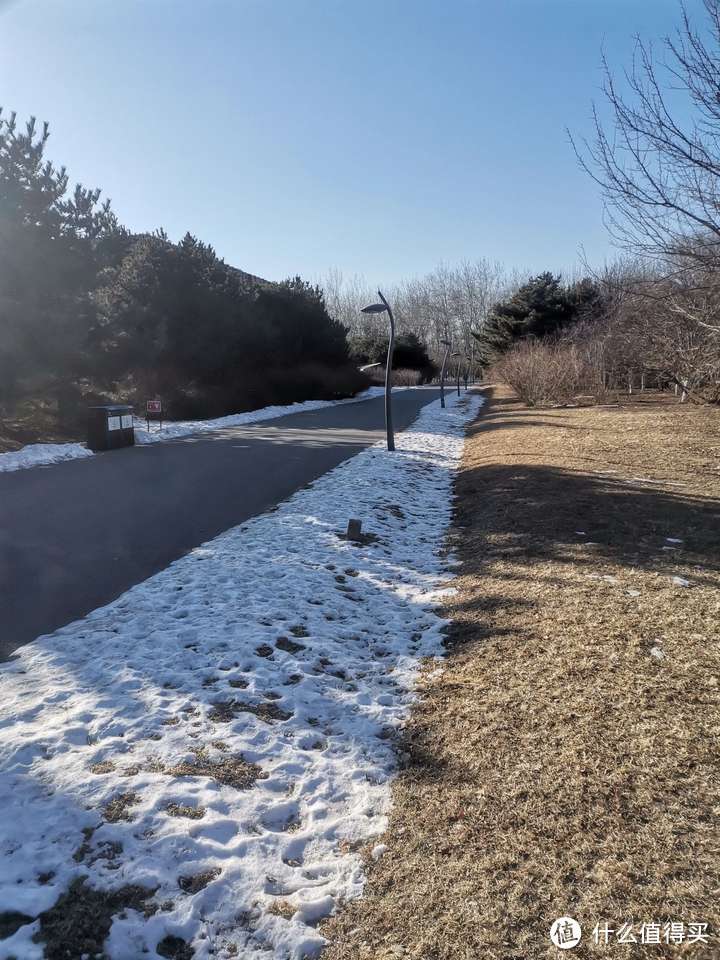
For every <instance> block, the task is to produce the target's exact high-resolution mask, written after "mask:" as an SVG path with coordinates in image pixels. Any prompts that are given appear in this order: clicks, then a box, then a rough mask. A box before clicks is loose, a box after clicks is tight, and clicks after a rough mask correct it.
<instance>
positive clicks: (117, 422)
mask: <svg viewBox="0 0 720 960" xmlns="http://www.w3.org/2000/svg"><path fill="white" fill-rule="evenodd" d="M134 443H135V430H134V429H133V414H132V407H130V406H127V405H125V404H122V403H110V404H107V405H105V406H102V407H90V408H89V409H88V435H87V445H88V447H89V448H90V450H96V451H97V450H117V449H118V447H132V446H133V444H134Z"/></svg>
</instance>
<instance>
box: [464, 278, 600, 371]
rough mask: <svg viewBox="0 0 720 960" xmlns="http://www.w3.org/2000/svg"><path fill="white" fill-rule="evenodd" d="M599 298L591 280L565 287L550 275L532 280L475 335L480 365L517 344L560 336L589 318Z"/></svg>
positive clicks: (493, 312)
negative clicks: (527, 339)
mask: <svg viewBox="0 0 720 960" xmlns="http://www.w3.org/2000/svg"><path fill="white" fill-rule="evenodd" d="M599 298H600V292H599V290H598V289H597V287H596V286H595V285H594V284H593V283H592V281H590V280H583V281H581V282H579V283H576V284H573V285H571V286H566V285H564V284H563V283H562V281H561V278H560V277H559V276H554V275H553V274H552V273H549V272H546V273H540V274H538V275H537V276H535V277H531V278H530V279H529V280H528V281H527V282H526V283H524V284H522V286H520V287H519V288H518V289H517V290H516V291H515V292H514V293H513V294H512V295H511V296H510V297H508V298H507V299H506V300H503V301H500V302H499V303H496V304H495V305H494V307H493V308H492V309H491V310H490V312H489V314H488V316H487V319H486V321H485V324H484V325H483V327H482V328H481V329H480V331H479V332H477V333H474V336H475V339H476V340H477V342H478V348H479V351H478V352H479V358H480V361H481V362H482V363H484V364H487V363H491V362H492V361H493V360H494V359H496V358H497V357H498V356H499V355H500V354H502V353H504V352H505V351H506V350H507V349H508V348H509V347H510V346H511V345H512V344H513V343H514V342H515V341H517V340H522V339H525V338H528V337H539V338H542V337H547V336H549V335H550V334H554V333H557V332H558V331H559V330H562V329H563V328H564V327H567V326H569V325H570V324H571V323H574V322H576V321H577V320H579V319H580V318H581V317H584V316H587V315H588V314H590V313H591V311H592V308H593V307H594V306H596V305H597V301H598V300H599Z"/></svg>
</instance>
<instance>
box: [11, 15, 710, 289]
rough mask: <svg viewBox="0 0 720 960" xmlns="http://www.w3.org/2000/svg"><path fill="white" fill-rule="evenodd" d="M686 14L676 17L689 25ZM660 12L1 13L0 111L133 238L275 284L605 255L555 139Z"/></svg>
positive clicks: (589, 203)
mask: <svg viewBox="0 0 720 960" xmlns="http://www.w3.org/2000/svg"><path fill="white" fill-rule="evenodd" d="M700 6H701V4H700V0H689V3H688V9H689V11H690V13H691V14H693V15H694V16H695V17H696V18H697V19H698V21H699V22H701V20H700ZM678 15H679V5H678V3H677V0H234V2H229V0H112V2H111V0H10V2H8V0H0V104H2V105H3V106H4V107H5V109H6V110H9V109H14V110H17V111H18V114H19V115H20V116H21V117H26V116H28V115H29V114H31V113H32V114H35V115H37V117H38V118H39V119H42V120H44V119H47V120H49V121H50V124H51V130H52V136H51V141H50V144H49V149H48V155H49V156H50V157H51V159H53V160H54V161H56V162H57V163H64V164H66V165H67V167H68V169H69V171H70V174H71V177H72V178H73V180H81V181H82V182H83V183H85V185H87V186H100V187H102V189H103V192H104V194H105V195H106V196H110V197H112V200H113V206H114V208H115V210H116V211H117V213H118V215H119V217H120V219H121V221H122V222H124V223H125V224H126V225H127V226H128V227H130V228H131V229H133V230H149V229H153V228H155V227H158V226H163V227H165V229H166V230H167V231H168V233H169V234H170V236H171V238H173V239H177V238H179V237H180V236H182V234H183V233H184V232H185V231H186V230H190V231H191V232H192V233H195V234H196V235H197V236H199V237H200V238H202V239H203V240H206V241H208V242H210V243H212V244H213V245H214V246H215V248H216V250H217V251H218V253H219V254H220V255H221V256H223V257H224V258H225V259H226V260H227V261H228V262H230V263H233V264H235V265H236V266H239V267H241V268H243V269H246V270H249V271H250V272H252V273H256V274H259V275H261V276H264V277H267V278H269V279H273V280H277V279H281V278H283V277H285V276H288V275H290V274H294V273H301V274H302V275H304V276H307V277H309V278H315V277H318V276H320V275H322V274H324V273H325V271H326V270H327V269H329V268H338V269H340V270H342V271H343V273H344V274H345V275H347V276H350V275H353V274H361V275H364V276H365V277H366V278H367V279H368V280H369V282H371V283H387V282H392V281H395V280H398V279H401V278H402V277H407V276H413V275H420V274H422V273H424V272H426V271H427V270H430V269H432V268H433V267H434V266H436V265H437V264H438V263H439V262H445V263H454V262H457V261H460V260H462V259H474V258H476V257H488V258H490V259H499V260H501V261H503V262H504V263H505V264H506V265H508V266H511V267H512V266H517V267H520V268H528V269H531V270H540V269H553V270H562V269H565V268H567V267H569V266H570V265H572V264H573V263H575V262H576V260H577V255H578V249H579V247H580V245H583V246H584V248H585V250H586V252H587V254H588V255H589V257H590V259H591V260H593V261H595V262H598V261H602V260H603V259H604V258H605V257H606V256H609V255H612V250H611V248H610V246H609V243H608V240H607V237H606V234H605V231H604V228H603V226H602V220H601V214H602V209H601V204H600V200H599V198H598V195H597V191H596V188H595V187H594V185H593V184H592V182H590V181H589V180H588V179H587V177H586V176H585V175H584V174H583V173H582V172H581V171H580V170H579V169H578V167H577V163H576V160H575V158H574V156H573V153H572V150H571V148H570V146H569V143H568V140H567V135H566V132H565V128H566V127H569V128H570V129H571V130H572V131H573V133H577V134H578V135H580V136H582V135H583V134H589V133H590V104H591V101H592V100H593V98H597V97H598V95H599V86H600V80H601V75H600V49H601V46H604V47H605V50H606V53H607V55H608V57H609V59H610V61H611V62H612V63H614V64H616V65H617V66H618V67H620V66H622V65H623V64H626V63H628V61H629V59H630V56H631V53H632V47H633V41H632V38H633V35H634V34H635V33H641V34H642V35H643V36H644V37H647V38H650V39H657V40H659V39H660V38H661V37H662V36H663V35H664V34H666V33H668V32H669V31H672V30H673V28H674V26H675V25H676V24H677V22H678V18H679V16H678Z"/></svg>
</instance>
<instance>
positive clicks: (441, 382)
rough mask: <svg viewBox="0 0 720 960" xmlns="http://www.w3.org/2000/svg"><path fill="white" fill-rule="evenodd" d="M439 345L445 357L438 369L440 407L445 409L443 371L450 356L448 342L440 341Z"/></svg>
mask: <svg viewBox="0 0 720 960" xmlns="http://www.w3.org/2000/svg"><path fill="white" fill-rule="evenodd" d="M440 343H441V344H442V345H443V346H444V347H445V356H444V357H443V362H442V367H441V368H440V406H441V407H443V408H444V407H445V371H446V369H447V362H448V357H449V356H450V341H449V340H441V341H440Z"/></svg>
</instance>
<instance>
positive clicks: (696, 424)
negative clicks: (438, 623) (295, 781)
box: [324, 391, 720, 960]
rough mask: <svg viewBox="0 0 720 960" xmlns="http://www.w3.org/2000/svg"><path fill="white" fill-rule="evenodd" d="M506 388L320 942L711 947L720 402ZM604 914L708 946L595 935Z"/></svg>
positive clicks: (370, 954) (466, 493)
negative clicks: (433, 638) (377, 806)
mask: <svg viewBox="0 0 720 960" xmlns="http://www.w3.org/2000/svg"><path fill="white" fill-rule="evenodd" d="M498 393H499V395H498V396H496V398H495V399H494V401H493V404H492V406H491V408H490V410H489V411H488V412H487V413H485V414H484V415H483V416H482V417H481V419H480V421H479V422H478V423H477V424H476V425H475V426H474V427H473V428H472V430H471V431H470V438H469V442H468V444H467V446H466V456H465V462H464V469H463V471H462V473H461V476H460V478H459V480H458V483H457V488H456V492H457V494H458V501H457V507H456V515H455V521H456V522H455V527H454V529H453V540H454V546H455V548H456V551H457V553H458V556H459V557H460V558H461V559H462V561H463V566H462V568H461V575H460V576H459V578H458V582H457V585H458V587H459V591H458V594H457V596H456V597H454V598H453V599H452V601H451V602H450V604H449V607H448V614H449V615H450V616H452V618H453V627H452V630H451V633H450V636H449V645H450V655H449V657H448V660H447V663H446V668H445V670H444V672H443V674H442V675H441V676H437V675H435V676H433V675H432V674H428V675H427V676H426V678H425V684H424V697H423V699H422V700H421V701H420V703H419V704H418V705H417V707H416V708H415V710H414V712H413V715H412V718H411V721H410V723H409V725H408V728H407V731H406V736H405V743H404V745H403V749H404V751H406V753H407V754H408V755H409V759H408V761H407V763H406V765H405V767H404V769H403V770H402V772H401V774H400V776H399V778H398V780H397V781H396V785H395V790H394V801H395V804H394V810H393V814H392V816H391V821H390V828H389V831H388V833H387V836H386V837H385V842H386V843H387V844H388V847H389V849H388V852H387V853H386V854H385V855H384V856H383V857H382V858H381V859H380V860H379V862H378V863H377V864H375V865H373V866H372V867H371V870H370V878H369V882H368V885H367V888H366V895H365V897H364V898H363V899H362V900H359V901H356V902H354V903H351V904H349V905H348V906H347V907H346V909H345V910H344V911H343V912H341V914H340V915H339V916H338V917H337V918H335V919H333V920H331V921H330V922H329V923H328V924H326V925H325V926H324V933H325V934H326V935H327V936H329V937H330V938H331V941H332V942H331V945H330V947H329V948H328V950H327V952H326V954H325V958H324V960H355V958H357V960H359V958H372V960H384V958H394V957H399V956H401V957H406V958H407V960H411V958H412V960H420V958H423V960H478V958H482V960H494V958H502V960H510V958H512V960H521V958H522V960H534V958H544V957H559V956H562V955H567V956H572V957H590V956H592V957H595V956H598V955H602V954H605V952H606V951H607V954H606V955H608V956H613V955H632V956H633V957H634V956H638V957H655V958H665V957H678V956H692V957H703V958H704V957H718V956H720V900H719V897H718V895H719V894H720V850H719V848H720V834H719V831H718V819H719V814H720V778H719V776H718V772H719V765H718V730H719V729H720V695H719V691H718V676H719V675H720V673H719V669H718V668H719V667H720V662H719V661H720V656H719V649H718V648H719V643H718V637H719V631H718V614H719V613H720V589H719V584H720V581H719V578H718V570H719V569H720V553H719V544H718V540H719V537H718V533H719V531H720V502H718V499H717V495H718V487H719V486H720V484H719V481H720V470H719V469H718V468H719V467H720V412H718V411H717V410H708V409H698V408H694V407H690V406H683V407H679V406H676V405H672V406H670V405H667V404H665V403H661V402H658V403H643V404H634V405H632V406H628V407H625V408H615V409H604V408H589V409H588V408H586V409H576V410H554V411H547V410H544V411H536V412H533V411H529V410H527V409H525V408H523V407H522V406H520V404H519V403H517V402H515V401H513V400H511V399H509V398H508V396H507V394H505V393H504V392H503V391H498ZM611 471H615V472H611ZM648 481H652V482H648ZM577 531H584V533H583V534H581V533H578V532H577ZM666 538H675V539H682V540H683V541H684V543H683V544H671V543H669V542H668V540H667V539H666ZM667 547H675V548H676V549H664V548H667ZM675 576H678V577H681V578H683V579H685V580H687V581H689V582H690V584H691V586H689V587H683V586H678V585H676V584H675V583H673V579H672V578H673V577H675ZM651 651H655V652H653V653H651ZM565 914H569V915H571V916H574V917H576V918H577V919H578V920H579V921H580V922H581V923H582V924H583V928H584V937H583V942H582V943H581V945H580V946H579V947H578V948H576V949H575V950H573V951H570V952H568V953H567V954H561V953H560V952H559V951H558V950H557V949H556V948H555V947H553V946H552V944H551V943H550V940H549V938H548V931H549V928H550V925H551V923H552V921H553V920H554V919H555V918H556V917H559V916H562V915H565ZM602 921H607V922H609V923H610V924H611V926H613V927H615V928H617V927H619V926H620V925H621V924H622V923H623V922H631V921H632V922H634V924H635V934H636V936H638V939H639V925H640V924H641V923H642V922H644V921H645V922H658V923H663V922H664V921H683V922H685V924H688V923H689V922H694V921H699V922H706V923H708V924H709V925H710V945H709V946H703V945H699V944H695V945H692V946H689V945H688V944H683V945H681V946H668V945H666V944H664V943H661V944H660V945H641V944H640V943H638V944H637V945H632V946H624V947H623V946H620V945H618V944H617V943H613V942H611V943H610V944H609V945H607V946H606V945H603V944H601V945H595V944H594V943H593V938H592V930H593V927H594V925H595V924H596V923H598V922H602ZM623 951H625V953H623Z"/></svg>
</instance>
